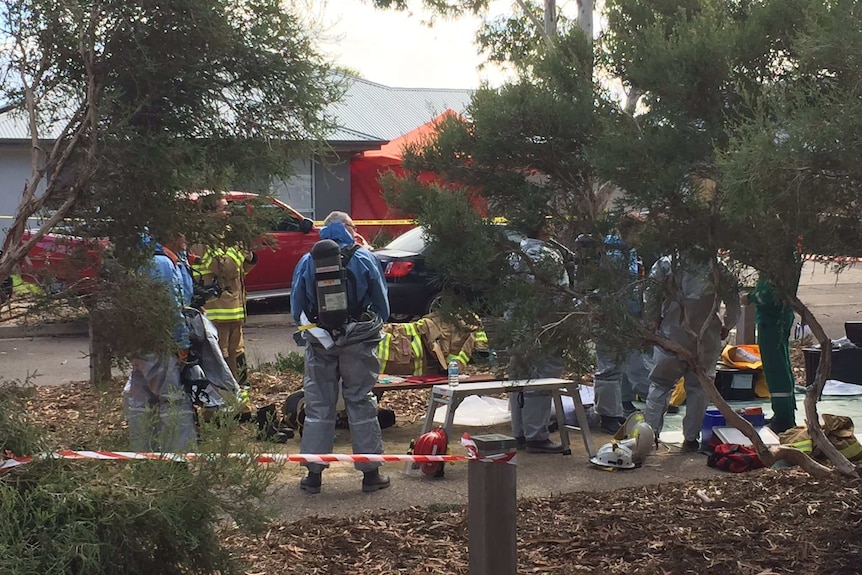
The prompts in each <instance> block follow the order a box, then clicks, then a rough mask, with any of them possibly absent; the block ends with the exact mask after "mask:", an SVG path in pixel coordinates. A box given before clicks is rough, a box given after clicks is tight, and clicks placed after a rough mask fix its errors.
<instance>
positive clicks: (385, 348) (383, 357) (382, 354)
mask: <svg viewBox="0 0 862 575" xmlns="http://www.w3.org/2000/svg"><path fill="white" fill-rule="evenodd" d="M391 341H392V334H391V333H388V332H386V333H384V334H383V339H381V340H380V343H378V344H377V361H378V362H380V372H381V373H386V364H387V363H389V344H390V342H391Z"/></svg>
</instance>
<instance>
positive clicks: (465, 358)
mask: <svg viewBox="0 0 862 575" xmlns="http://www.w3.org/2000/svg"><path fill="white" fill-rule="evenodd" d="M453 359H454V360H456V361H458V362H460V363H462V364H464V365H467V364H468V363H470V356H469V355H467V353H466V352H464V351H460V352H458V354H457V355H449V361H452V360H453Z"/></svg>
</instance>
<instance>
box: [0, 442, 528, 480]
mask: <svg viewBox="0 0 862 575" xmlns="http://www.w3.org/2000/svg"><path fill="white" fill-rule="evenodd" d="M461 444H462V445H463V446H464V447H465V448H467V455H406V454H405V455H399V454H386V453H380V454H377V453H366V454H346V453H326V454H319V453H298V454H287V453H262V454H259V455H256V456H250V455H248V454H245V453H230V454H228V455H227V457H237V458H249V457H254V459H255V461H256V462H257V463H336V462H342V463H364V462H376V461H379V462H381V463H385V462H411V463H446V462H450V461H467V460H470V459H476V460H479V461H487V462H494V463H511V464H515V463H516V457H515V452H514V451H512V452H509V453H500V454H495V455H491V456H486V457H479V456H478V450H477V448H476V443H475V442H474V441H473V440H472V439H471V438H470V436H469V435H467V434H466V433H465V434H464V436H463V437H462V438H461ZM215 456H217V454H207V453H142V452H137V451H71V450H60V451H56V452H54V453H44V454H40V455H35V456H25V457H15V456H9V457H8V458H7V459H6V460H5V461H0V471H4V470H6V469H11V468H12V467H17V466H19V465H24V464H25V463H29V462H30V461H32V460H33V459H35V458H40V459H101V460H109V461H133V460H140V459H149V460H166V461H192V460H195V459H200V458H203V459H206V458H207V457H215Z"/></svg>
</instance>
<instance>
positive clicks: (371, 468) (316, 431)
mask: <svg viewBox="0 0 862 575" xmlns="http://www.w3.org/2000/svg"><path fill="white" fill-rule="evenodd" d="M323 223H324V227H323V228H321V230H320V239H321V240H326V239H329V240H333V241H335V242H336V243H337V244H338V246H339V247H340V248H342V250H343V249H345V248H351V247H352V246H353V245H354V234H355V231H356V226H354V225H353V220H352V219H351V218H350V216H349V215H347V214H346V213H344V212H332V213H331V214H329V215H328V216H327V217H326V219H325V220H324V222H323ZM346 271H347V274H348V281H347V282H346V284H347V300H348V303H349V306H348V307H349V309H351V310H355V311H354V312H353V313H352V315H351V317H350V318H349V319H348V320H347V323H346V324H345V326H344V327H343V328H342V329H338V330H333V331H332V332H330V331H326V330H324V329H323V328H320V327H312V325H313V324H314V323H315V322H316V321H317V317H316V316H317V294H316V290H315V267H314V260H313V259H312V257H311V254H310V253H309V254H306V255H305V256H303V257H302V259H301V260H300V261H299V263H298V264H297V266H296V269H295V270H294V273H293V283H292V285H291V292H290V310H291V313H293V317H294V319H295V320H296V325H297V326H299V327H300V330H301V333H302V337H303V338H304V339H305V342H306V346H305V381H304V389H305V425H304V429H303V433H302V443H301V450H302V452H303V453H331V452H332V444H333V435H334V433H335V415H336V403H337V401H338V395H339V390H341V394H342V396H343V397H344V405H345V408H346V409H347V418H348V421H349V424H350V436H351V439H352V442H353V452H354V453H383V438H382V435H381V432H380V423H379V422H378V419H377V398H376V397H375V396H374V394H373V393H372V389H373V388H374V385H375V384H376V383H377V377H378V375H379V370H380V367H379V363H378V360H377V355H376V350H377V344H378V342H379V341H380V339H381V328H382V327H383V322H384V321H386V320H387V319H389V298H388V290H387V287H386V280H385V279H384V277H383V271H382V270H381V269H380V264H379V262H378V261H377V258H375V257H374V256H373V255H372V254H371V252H370V251H368V250H367V249H365V248H361V247H359V248H356V249H355V251H353V255H352V256H351V257H350V259H349V260H348V261H347V265H346ZM380 465H381V464H380V463H378V462H361V463H357V464H356V469H358V470H360V471H362V473H363V477H362V491H364V492H373V491H377V490H379V489H385V488H387V487H389V483H390V482H389V477H387V476H385V475H381V474H380V470H379V468H380ZM306 467H307V468H308V475H307V476H306V477H304V478H303V479H302V481H301V482H300V489H302V490H303V491H305V492H306V493H320V488H321V475H322V473H323V470H324V469H325V468H326V467H327V465H326V464H321V463H308V464H306Z"/></svg>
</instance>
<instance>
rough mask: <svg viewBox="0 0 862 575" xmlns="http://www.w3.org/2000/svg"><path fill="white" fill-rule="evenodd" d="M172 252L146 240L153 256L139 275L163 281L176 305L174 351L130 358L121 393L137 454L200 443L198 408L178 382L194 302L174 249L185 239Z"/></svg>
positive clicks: (175, 245)
mask: <svg viewBox="0 0 862 575" xmlns="http://www.w3.org/2000/svg"><path fill="white" fill-rule="evenodd" d="M169 244H170V245H172V247H173V248H174V249H171V248H169V247H167V246H166V245H163V244H157V243H154V242H152V241H151V240H149V239H147V240H145V246H146V249H152V250H153V255H152V258H151V259H150V262H149V264H148V265H146V266H144V267H143V268H142V269H141V270H140V271H141V273H145V274H147V275H149V276H150V277H151V278H153V279H155V280H157V281H159V282H161V283H162V284H163V286H164V289H166V290H168V291H169V292H170V293H171V295H172V296H173V299H174V301H175V309H174V310H172V313H175V314H176V324H175V328H174V333H173V338H174V341H175V342H176V344H177V348H178V350H179V353H178V354H175V353H169V352H164V353H151V354H148V355H146V356H144V357H142V358H134V359H133V360H132V372H131V374H130V375H129V380H128V382H127V383H126V386H125V388H124V390H123V396H124V399H125V404H126V412H127V417H128V422H129V434H130V439H131V447H132V449H133V450H135V451H159V450H160V451H162V452H171V453H182V452H185V451H188V450H190V449H192V448H193V447H194V445H195V443H196V442H197V430H196V428H195V419H194V406H193V405H192V401H191V398H190V397H189V395H188V393H186V391H185V389H184V388H183V385H182V383H181V381H180V369H181V362H182V360H183V355H184V354H185V353H187V350H188V348H189V328H188V325H187V324H186V321H185V318H184V316H183V306H184V305H185V304H186V302H188V301H191V281H190V279H191V278H190V276H188V277H187V274H186V273H185V272H184V271H183V268H182V264H181V263H180V261H179V258H178V256H177V253H176V251H175V250H180V249H181V246H182V245H183V244H184V240H183V239H182V238H178V239H176V240H175V241H172V242H170V243H169Z"/></svg>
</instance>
